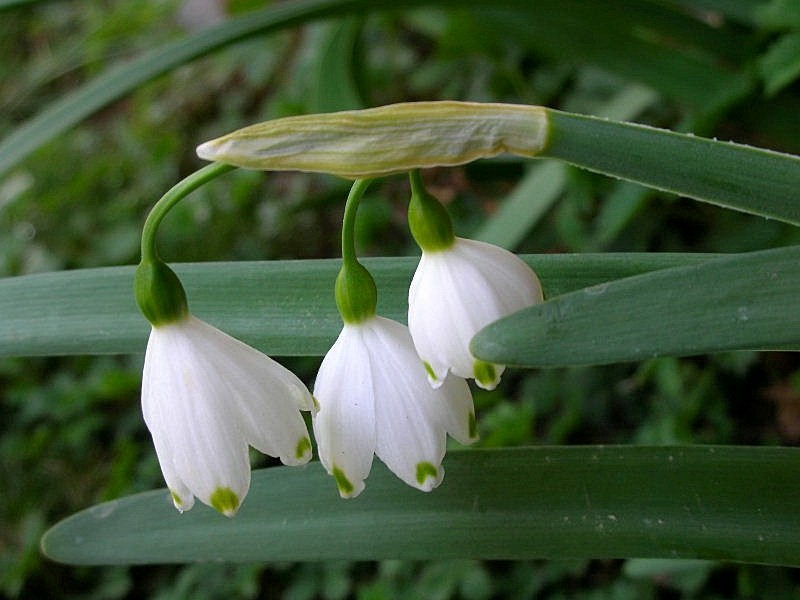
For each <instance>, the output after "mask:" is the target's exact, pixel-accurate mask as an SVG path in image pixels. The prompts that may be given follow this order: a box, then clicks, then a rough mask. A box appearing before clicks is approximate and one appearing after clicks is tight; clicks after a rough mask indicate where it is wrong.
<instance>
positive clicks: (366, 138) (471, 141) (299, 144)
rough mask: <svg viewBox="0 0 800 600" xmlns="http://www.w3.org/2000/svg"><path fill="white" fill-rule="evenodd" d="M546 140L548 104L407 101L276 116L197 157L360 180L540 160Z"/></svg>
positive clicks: (218, 142)
mask: <svg viewBox="0 0 800 600" xmlns="http://www.w3.org/2000/svg"><path fill="white" fill-rule="evenodd" d="M546 140H547V112H546V110H545V109H544V108H542V107H541V106H523V105H517V104H493V103H480V102H452V101H441V102H407V103H401V104H390V105H388V106H381V107H378V108H369V109H365V110H352V111H342V112H335V113H325V114H316V115H302V116H296V117H285V118H282V119H274V120H272V121H266V122H264V123H259V124H257V125H251V126H250V127H245V128H244V129H239V130H238V131H234V132H233V133H230V134H228V135H225V136H223V137H220V138H217V139H215V140H211V141H210V142H205V143H204V144H201V145H200V146H198V148H197V154H198V156H200V158H204V159H207V160H212V161H217V162H223V163H228V164H232V165H236V166H238V167H245V168H250V169H259V170H265V171H307V172H318V173H331V174H334V175H339V176H341V177H346V178H350V179H356V178H361V177H377V176H380V175H389V174H392V173H402V172H406V171H410V170H412V169H417V168H426V167H436V166H452V165H460V164H464V163H468V162H471V161H473V160H476V159H478V158H488V157H492V156H497V155H498V154H502V153H511V154H517V155H520V156H527V157H530V156H535V155H536V154H538V153H539V152H540V151H541V150H542V149H543V147H544V145H545V142H546Z"/></svg>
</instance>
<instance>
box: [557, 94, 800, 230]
mask: <svg viewBox="0 0 800 600" xmlns="http://www.w3.org/2000/svg"><path fill="white" fill-rule="evenodd" d="M547 115H548V121H549V124H550V125H549V131H550V138H549V143H548V145H547V147H546V149H545V151H544V152H543V153H542V155H543V156H550V157H554V158H559V159H561V160H565V161H567V162H568V163H571V164H574V165H577V166H579V167H583V168H584V169H589V170H590V171H595V172H598V173H603V174H606V175H611V176H613V177H617V178H620V179H627V180H628V181H634V182H636V183H641V184H643V185H646V186H648V187H653V188H656V189H659V190H665V191H668V192H674V193H676V194H680V195H683V196H687V197H689V198H694V199H696V200H702V201H704V202H711V203H712V204H717V205H719V206H724V207H726V208H733V209H736V210H741V211H744V212H748V213H752V214H756V215H761V216H764V217H771V218H774V219H780V220H781V221H786V222H787V223H793V224H795V225H800V202H798V201H797V192H798V190H800V157H797V156H794V155H791V154H783V153H780V152H772V151H769V150H763V149H760V148H753V147H751V146H745V145H742V144H733V143H729V142H721V141H717V140H711V139H706V138H701V137H696V136H692V135H687V134H682V133H675V132H672V131H667V130H664V129H655V128H653V127H646V126H643V125H635V124H632V123H619V122H615V121H608V120H605V119H598V118H595V117H587V116H583V115H576V114H572V113H565V112H561V111H557V110H548V111H547Z"/></svg>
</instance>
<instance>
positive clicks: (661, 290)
mask: <svg viewBox="0 0 800 600" xmlns="http://www.w3.org/2000/svg"><path fill="white" fill-rule="evenodd" d="M798 298H800V247H798V246H792V247H787V248H779V249H774V250H766V251H761V252H753V253H748V254H741V255H734V256H728V257H725V258H718V259H715V260H710V261H707V262H705V263H703V264H701V265H694V266H688V267H677V268H674V269H666V270H662V271H659V272H655V273H648V274H645V275H641V276H636V277H631V278H627V279H621V280H618V281H612V282H609V283H603V284H601V285H599V286H593V287H589V288H586V289H583V290H580V291H575V292H572V293H569V294H565V295H563V296H560V297H558V298H553V299H552V300H550V301H549V302H545V303H543V304H540V305H537V306H534V307H531V308H529V309H525V310H523V311H520V312H518V313H516V314H514V315H511V316H509V317H506V318H505V319H502V320H500V321H498V322H496V323H494V324H492V325H489V326H488V327H486V328H485V329H483V330H482V331H481V332H479V333H478V335H476V336H475V338H474V339H473V342H472V348H473V351H474V352H475V354H476V355H477V356H478V357H480V358H482V359H484V360H489V361H493V362H498V363H502V364H513V365H526V366H562V365H592V364H608V363H614V362H623V361H635V360H642V359H645V358H651V357H656V356H665V355H671V356H681V355H691V354H703V353H707V352H719V351H724V350H742V349H753V350H766V349H773V350H777V349H792V350H800V311H798V310H797V299H798Z"/></svg>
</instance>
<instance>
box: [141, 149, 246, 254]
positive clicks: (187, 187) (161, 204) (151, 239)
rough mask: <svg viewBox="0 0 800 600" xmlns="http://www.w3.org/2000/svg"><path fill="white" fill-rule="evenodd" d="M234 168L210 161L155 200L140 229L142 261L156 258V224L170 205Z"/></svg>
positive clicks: (157, 224) (158, 223) (159, 222)
mask: <svg viewBox="0 0 800 600" xmlns="http://www.w3.org/2000/svg"><path fill="white" fill-rule="evenodd" d="M235 168H236V167H233V166H231V165H226V164H223V163H211V164H210V165H207V166H205V167H203V168H202V169H200V170H199V171H195V172H194V173H192V174H191V175H189V176H188V177H186V178H185V179H183V180H182V181H180V182H179V183H177V184H176V185H174V186H173V187H172V188H171V189H170V190H169V191H168V192H167V193H166V194H164V195H163V196H162V197H161V199H160V200H159V201H158V202H156V205H155V206H154V207H153V209H152V210H151V211H150V214H149V215H147V220H146V221H145V223H144V227H143V229H142V261H143V262H144V261H145V260H147V261H152V260H157V259H158V252H157V250H156V234H157V233H158V226H159V225H160V224H161V221H162V220H163V219H164V217H165V216H166V214H167V213H168V212H169V211H170V210H171V209H172V207H173V206H175V205H176V204H177V203H178V202H180V201H181V200H183V199H184V198H185V197H186V196H188V195H189V194H191V193H192V192H193V191H194V190H196V189H197V188H199V187H201V186H203V185H205V184H206V183H208V182H209V181H211V180H212V179H216V178H217V177H219V176H220V175H224V174H225V173H227V172H228V171H231V170H233V169H235Z"/></svg>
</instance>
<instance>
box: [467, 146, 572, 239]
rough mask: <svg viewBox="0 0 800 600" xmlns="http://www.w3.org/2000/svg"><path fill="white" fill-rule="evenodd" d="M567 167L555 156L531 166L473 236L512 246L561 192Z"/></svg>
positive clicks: (534, 223)
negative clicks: (553, 158) (494, 212)
mask: <svg viewBox="0 0 800 600" xmlns="http://www.w3.org/2000/svg"><path fill="white" fill-rule="evenodd" d="M567 168H568V167H567V166H566V165H564V164H563V163H561V162H558V161H554V160H551V161H547V162H541V163H538V164H536V165H534V166H533V167H531V168H530V169H529V170H528V172H527V173H526V174H525V176H524V177H523V178H522V180H521V181H520V182H519V184H518V185H517V187H515V188H514V191H513V192H511V193H510V194H509V195H508V196H507V197H506V198H505V200H504V201H503V204H502V205H501V207H500V210H498V211H497V213H496V214H495V215H492V217H491V218H489V219H487V220H486V222H485V223H484V224H483V225H482V226H481V227H480V229H478V230H477V231H476V232H475V234H474V235H472V236H471V237H472V238H474V239H476V240H481V241H484V242H489V243H490V244H495V245H496V246H501V247H503V248H507V249H509V250H513V249H514V248H515V247H516V246H517V245H518V244H519V243H520V242H521V241H522V240H523V239H525V236H526V235H527V234H528V232H529V231H530V230H531V228H532V227H533V226H534V225H536V223H538V222H539V219H541V218H542V217H543V216H544V215H545V214H546V213H547V211H548V210H550V208H552V206H553V204H555V202H556V200H557V199H558V198H559V197H560V196H561V194H562V192H563V191H564V182H565V181H566V178H567V177H566V176H567V173H566V171H567Z"/></svg>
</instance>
